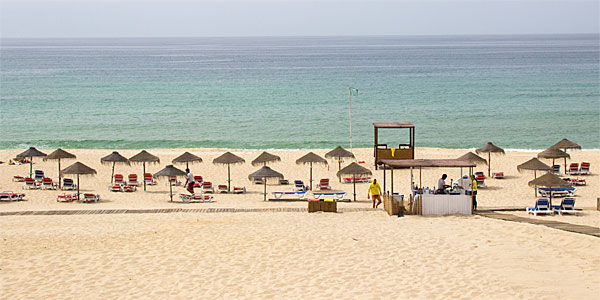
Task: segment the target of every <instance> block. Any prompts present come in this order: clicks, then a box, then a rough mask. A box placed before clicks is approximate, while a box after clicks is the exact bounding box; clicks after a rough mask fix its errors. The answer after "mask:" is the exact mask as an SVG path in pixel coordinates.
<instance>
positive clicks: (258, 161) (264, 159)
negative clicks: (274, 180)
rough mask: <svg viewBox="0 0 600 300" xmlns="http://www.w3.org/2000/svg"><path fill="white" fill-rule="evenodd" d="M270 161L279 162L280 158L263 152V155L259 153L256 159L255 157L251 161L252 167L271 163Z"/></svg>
mask: <svg viewBox="0 0 600 300" xmlns="http://www.w3.org/2000/svg"><path fill="white" fill-rule="evenodd" d="M272 161H281V157H279V156H277V155H274V154H271V153H269V152H267V151H264V152H263V153H261V154H260V155H259V156H258V157H256V158H255V159H254V160H253V161H252V165H253V166H258V165H266V164H267V163H269V162H272Z"/></svg>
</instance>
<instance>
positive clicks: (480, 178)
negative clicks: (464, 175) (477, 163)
mask: <svg viewBox="0 0 600 300" xmlns="http://www.w3.org/2000/svg"><path fill="white" fill-rule="evenodd" d="M475 180H477V187H485V175H484V174H483V172H475Z"/></svg>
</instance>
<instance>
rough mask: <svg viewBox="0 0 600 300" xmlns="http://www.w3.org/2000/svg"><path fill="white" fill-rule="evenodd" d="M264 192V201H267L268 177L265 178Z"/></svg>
mask: <svg viewBox="0 0 600 300" xmlns="http://www.w3.org/2000/svg"><path fill="white" fill-rule="evenodd" d="M263 185H264V192H263V196H264V198H263V201H267V178H266V177H265V178H263Z"/></svg>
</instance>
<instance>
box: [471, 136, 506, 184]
mask: <svg viewBox="0 0 600 300" xmlns="http://www.w3.org/2000/svg"><path fill="white" fill-rule="evenodd" d="M475 153H487V154H488V176H491V175H492V174H491V173H492V171H491V170H492V156H491V154H492V153H497V154H504V149H502V148H500V147H498V146H496V145H494V144H493V143H492V142H487V144H485V146H483V147H481V148H479V149H476V150H475Z"/></svg>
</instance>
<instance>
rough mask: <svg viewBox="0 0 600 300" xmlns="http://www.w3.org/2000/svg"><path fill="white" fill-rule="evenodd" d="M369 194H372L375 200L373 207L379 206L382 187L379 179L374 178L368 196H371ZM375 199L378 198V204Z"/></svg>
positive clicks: (372, 198)
mask: <svg viewBox="0 0 600 300" xmlns="http://www.w3.org/2000/svg"><path fill="white" fill-rule="evenodd" d="M369 195H370V196H371V200H373V208H377V207H378V206H379V204H381V187H380V186H379V183H377V179H373V183H371V184H370V185H369V190H368V191H367V198H369ZM375 200H377V204H375Z"/></svg>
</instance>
